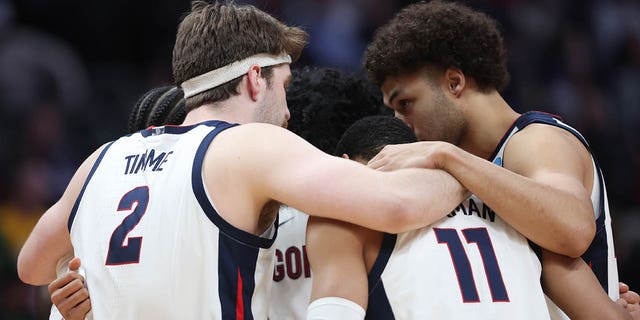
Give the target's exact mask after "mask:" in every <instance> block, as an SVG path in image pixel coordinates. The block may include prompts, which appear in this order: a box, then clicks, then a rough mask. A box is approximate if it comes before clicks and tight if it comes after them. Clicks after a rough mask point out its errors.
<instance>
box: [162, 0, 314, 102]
mask: <svg viewBox="0 0 640 320" xmlns="http://www.w3.org/2000/svg"><path fill="white" fill-rule="evenodd" d="M307 38H308V35H307V33H306V32H305V31H303V30H302V29H300V28H296V27H289V26H286V25H285V24H283V23H282V22H280V21H278V20H277V19H276V18H274V17H272V16H270V15H269V14H267V13H265V12H263V11H260V10H259V9H257V8H255V7H254V6H251V5H237V4H235V3H233V1H231V2H229V3H227V4H222V3H217V2H216V3H213V4H208V3H206V2H204V1H194V2H192V5H191V12H190V13H189V14H187V15H186V16H185V17H184V19H183V20H182V22H181V23H180V26H179V27H178V34H177V36H176V43H175V46H174V48H173V77H174V80H175V84H176V85H178V86H179V85H180V84H181V83H182V82H184V81H186V80H189V79H191V78H194V77H196V76H199V75H202V74H205V73H207V72H209V71H212V70H215V69H218V68H221V67H223V66H226V65H228V64H230V63H232V62H235V61H238V60H242V59H245V58H247V57H250V56H253V55H256V54H260V53H267V54H272V55H280V54H282V53H286V54H289V55H290V56H291V58H292V60H296V59H297V58H298V57H299V56H300V53H301V52H302V48H303V47H304V46H305V45H306V43H307ZM264 69H265V72H264V73H263V76H264V77H265V78H267V79H269V77H270V73H269V70H270V69H269V68H264ZM241 79H242V77H239V78H236V79H234V80H231V81H229V82H227V83H224V84H222V85H219V86H217V87H215V88H213V89H209V90H207V91H205V92H202V93H199V94H196V95H194V96H193V97H189V98H188V99H187V100H186V108H187V111H189V110H191V109H193V108H196V107H198V106H200V105H203V104H205V103H213V102H217V101H223V100H226V99H228V98H229V97H230V96H232V95H236V94H238V91H237V87H238V84H239V83H240V80H241Z"/></svg>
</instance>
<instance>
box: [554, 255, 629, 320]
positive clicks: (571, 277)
mask: <svg viewBox="0 0 640 320" xmlns="http://www.w3.org/2000/svg"><path fill="white" fill-rule="evenodd" d="M542 283H543V286H544V290H545V293H546V294H547V295H548V296H549V298H551V300H553V302H555V303H556V304H557V305H558V306H559V307H560V308H561V309H562V310H563V311H564V312H565V313H566V314H567V315H568V316H569V317H570V318H571V319H580V320H591V319H593V320H607V319H611V320H613V319H631V315H630V314H629V313H628V312H626V311H625V310H624V309H623V308H622V307H621V306H619V305H617V304H616V303H614V302H613V301H612V300H611V299H610V298H609V296H608V295H607V293H606V292H605V291H604V290H603V289H602V287H601V286H600V283H599V282H598V279H596V277H595V275H594V274H593V272H592V271H591V269H590V268H589V266H588V265H587V264H586V263H585V262H584V261H583V260H582V259H581V258H569V257H566V256H563V255H558V254H555V253H552V252H549V251H546V250H543V255H542Z"/></svg>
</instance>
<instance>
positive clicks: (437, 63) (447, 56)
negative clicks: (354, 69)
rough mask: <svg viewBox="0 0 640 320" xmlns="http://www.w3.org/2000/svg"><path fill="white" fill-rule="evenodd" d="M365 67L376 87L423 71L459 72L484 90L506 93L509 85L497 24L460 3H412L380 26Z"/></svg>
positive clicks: (370, 46)
mask: <svg viewBox="0 0 640 320" xmlns="http://www.w3.org/2000/svg"><path fill="white" fill-rule="evenodd" d="M364 65H365V69H366V70H367V71H368V73H369V76H370V77H371V79H372V80H373V82H374V83H376V84H377V85H381V84H382V82H384V80H385V79H386V78H387V77H389V76H395V75H399V74H402V73H406V72H414V71H418V70H419V69H420V68H422V67H436V68H438V69H440V70H446V69H447V68H449V67H455V68H459V69H460V70H462V72H463V73H464V74H465V75H467V76H469V77H471V78H473V79H474V80H475V81H476V83H477V85H478V87H479V89H480V90H482V91H488V90H491V89H497V90H502V89H504V88H505V87H506V85H507V84H508V82H509V73H508V71H507V66H506V49H505V45H504V40H503V38H502V35H501V34H500V32H499V31H498V27H497V23H496V21H495V20H493V19H492V18H490V17H489V16H487V15H486V14H484V13H481V12H477V11H473V10H472V9H470V8H469V7H467V6H464V5H462V4H458V3H447V2H442V1H431V2H420V3H416V4H412V5H409V6H407V7H406V8H404V9H402V10H401V11H400V12H399V13H398V14H397V15H396V16H395V17H394V18H392V19H391V20H390V21H389V22H388V23H387V24H386V25H384V26H382V27H380V28H379V29H378V30H377V31H376V33H375V35H374V38H373V40H372V42H371V43H370V44H369V46H368V47H367V49H366V52H365V58H364Z"/></svg>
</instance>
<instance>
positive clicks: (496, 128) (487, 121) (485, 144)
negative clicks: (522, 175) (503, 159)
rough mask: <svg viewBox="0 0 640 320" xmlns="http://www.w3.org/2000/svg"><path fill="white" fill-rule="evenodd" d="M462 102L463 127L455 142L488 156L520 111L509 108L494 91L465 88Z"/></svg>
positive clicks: (466, 149) (464, 147) (483, 156)
mask: <svg viewBox="0 0 640 320" xmlns="http://www.w3.org/2000/svg"><path fill="white" fill-rule="evenodd" d="M465 106H466V107H465V118H466V120H467V128H466V132H465V134H464V135H463V137H462V139H461V141H460V143H459V146H460V147H461V148H462V149H464V150H465V151H467V152H470V153H472V154H474V155H476V156H479V157H481V158H484V159H488V158H489V157H490V156H491V155H492V154H493V152H494V151H495V148H496V147H497V145H498V143H500V140H501V139H502V137H503V136H504V134H505V132H506V131H507V130H508V129H509V127H511V125H512V124H513V122H514V121H515V120H516V119H517V118H518V116H520V114H518V113H517V112H515V111H514V110H513V109H511V107H510V106H509V104H507V102H506V101H505V100H504V99H503V98H502V96H501V95H500V93H498V92H497V91H492V92H490V93H481V92H478V91H472V92H469V93H468V94H467V97H465Z"/></svg>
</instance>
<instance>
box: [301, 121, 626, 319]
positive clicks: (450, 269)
mask: <svg viewBox="0 0 640 320" xmlns="http://www.w3.org/2000/svg"><path fill="white" fill-rule="evenodd" d="M394 120H395V121H394ZM415 141H416V138H415V136H414V135H413V132H412V131H411V129H410V128H409V127H407V126H406V125H404V124H403V123H402V121H401V120H399V119H397V118H391V117H367V118H363V119H361V120H360V121H358V122H356V123H355V124H354V125H353V126H352V127H351V128H349V129H348V130H347V131H346V132H345V134H344V136H343V138H342V139H341V140H340V142H339V143H338V147H337V149H336V154H343V155H345V156H348V157H349V158H351V159H353V160H356V161H359V162H362V163H367V161H368V160H369V159H371V158H372V157H373V156H374V155H376V154H377V153H378V151H380V149H381V148H382V147H383V146H385V145H387V144H400V143H409V142H415ZM477 202H478V200H477V199H474V203H477ZM481 213H482V216H481V215H475V214H472V215H468V216H467V215H462V214H455V212H452V214H451V215H450V216H448V217H445V218H443V219H442V220H440V221H438V222H436V223H435V224H434V225H432V226H428V227H424V228H422V229H419V230H414V231H410V232H406V233H400V234H397V235H395V234H394V235H392V234H387V233H380V232H376V231H372V230H368V229H366V228H363V227H360V226H356V225H353V224H349V223H344V222H340V221H334V220H330V219H323V218H318V217H310V218H309V223H308V229H307V239H308V242H307V247H308V252H309V260H310V262H311V265H312V268H313V271H314V277H313V279H314V282H313V291H312V303H311V304H310V305H309V313H308V317H307V319H313V320H315V319H327V318H329V317H335V318H339V319H347V320H349V319H363V318H364V309H365V308H367V307H368V308H367V313H366V319H441V318H442V319H445V318H446V319H468V318H483V319H485V318H486V319H549V314H548V311H547V308H546V303H545V298H544V295H543V292H542V288H541V285H540V281H539V279H540V271H541V270H540V263H539V261H538V257H537V256H536V255H535V253H534V252H533V251H532V250H531V249H530V248H529V245H528V243H527V241H526V239H524V238H523V237H522V236H521V235H520V234H519V233H517V232H516V231H515V230H513V229H512V228H511V227H509V226H507V225H506V224H505V223H504V221H502V220H501V219H500V218H499V216H495V215H493V214H492V213H491V212H490V211H488V209H487V210H483V211H482V212H481ZM485 214H486V216H484V215H485ZM457 230H462V232H461V234H462V237H461V236H459V235H458V232H457ZM577 260H578V261H579V262H580V264H576V265H574V266H572V270H569V269H566V268H564V266H565V264H564V262H562V261H560V262H561V263H558V264H556V263H555V261H554V260H553V259H545V260H543V269H542V270H543V273H546V277H545V279H544V280H545V281H548V282H549V285H548V286H547V288H551V289H552V290H555V291H554V292H558V291H563V292H562V293H560V295H563V296H562V297H557V298H559V299H563V301H566V302H567V303H568V304H570V306H572V307H584V305H585V304H589V308H593V309H596V312H595V313H594V314H593V315H591V316H590V317H588V318H587V317H581V318H580V317H579V318H574V319H630V315H629V314H628V313H626V312H625V311H624V309H623V308H621V307H620V306H618V305H616V304H615V303H614V302H613V301H611V300H610V299H609V297H608V296H607V295H606V293H605V292H604V290H602V288H601V287H600V284H599V283H598V280H597V279H596V277H595V275H594V274H593V273H592V272H591V271H590V270H589V267H588V266H587V265H586V264H585V263H584V261H582V260H580V259H577ZM547 268H549V269H550V270H549V271H547V270H546V269H547ZM367 273H368V276H367ZM569 277H570V278H569ZM576 292H579V293H580V295H579V297H580V298H579V299H576V296H577V295H576ZM337 297H340V299H341V301H343V303H344V304H345V305H348V306H350V307H351V308H352V310H353V311H352V313H350V314H347V313H344V314H340V315H339V316H337V317H336V315H335V314H329V313H327V312H326V310H322V311H320V310H316V306H321V305H322V304H323V303H324V302H325V301H330V300H331V299H336V298H337ZM344 299H346V300H344Z"/></svg>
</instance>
